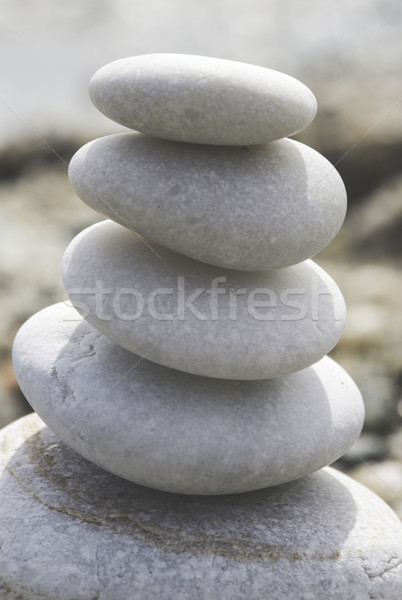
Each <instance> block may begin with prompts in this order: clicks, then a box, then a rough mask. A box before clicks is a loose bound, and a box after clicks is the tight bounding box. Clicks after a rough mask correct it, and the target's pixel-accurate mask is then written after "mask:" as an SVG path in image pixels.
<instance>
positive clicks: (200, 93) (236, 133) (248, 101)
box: [89, 54, 317, 146]
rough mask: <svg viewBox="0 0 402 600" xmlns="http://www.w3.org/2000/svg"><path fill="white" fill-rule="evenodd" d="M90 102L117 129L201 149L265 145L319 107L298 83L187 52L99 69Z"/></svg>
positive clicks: (309, 118)
mask: <svg viewBox="0 0 402 600" xmlns="http://www.w3.org/2000/svg"><path fill="white" fill-rule="evenodd" d="M89 92H90V96H91V100H92V102H93V103H94V105H95V106H96V107H97V108H98V109H99V110H100V111H101V112H102V113H104V114H105V115H106V116H107V117H109V118H110V119H113V120H114V121H116V122H117V123H120V124H121V125H125V126H126V127H130V128H131V129H135V130H137V131H142V132H143V133H147V134H149V135H154V136H157V137H160V138H165V139H169V140H176V141H180V142H194V143H201V144H223V145H238V146H242V145H249V144H264V143H267V142H271V141H273V140H277V139H279V138H282V137H287V136H288V135H292V134H293V133H296V132H297V131H300V130H301V129H304V128H305V127H307V125H309V124H310V123H311V121H312V120H313V119H314V117H315V114H316V111H317V102H316V99H315V97H314V95H313V94H312V92H311V91H310V90H309V89H308V88H307V87H306V86H305V85H303V84H302V83H301V82H300V81H298V80H297V79H294V78H293V77H289V75H285V74H283V73H279V72H278V71H273V70H271V69H265V68H263V67H258V66H255V65H249V64H246V63H241V62H235V61H231V60H223V59H218V58H208V57H205V56H193V55H186V54H147V55H143V56H133V57H129V58H123V59H121V60H117V61H115V62H112V63H110V64H108V65H105V66H104V67H102V68H101V69H99V70H98V71H97V72H96V73H95V75H94V76H93V77H92V79H91V81H90V85H89Z"/></svg>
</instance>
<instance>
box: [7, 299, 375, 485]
mask: <svg viewBox="0 0 402 600" xmlns="http://www.w3.org/2000/svg"><path fill="white" fill-rule="evenodd" d="M14 368H15V372H16V376H17V379H18V382H19V385H20V387H21V389H22V391H23V393H24V394H25V396H26V398H27V399H28V401H29V402H30V403H31V405H32V406H33V408H34V409H35V410H36V412H37V413H38V414H39V415H40V417H41V418H42V419H43V420H44V421H45V423H46V424H47V425H48V426H49V427H50V428H51V429H52V430H53V431H54V432H55V433H56V434H57V435H58V436H59V437H60V438H61V439H63V441H65V443H66V444H69V445H70V446H72V447H73V448H74V449H75V450H76V451H77V452H79V453H80V454H82V455H83V456H85V457H86V458H88V459H89V460H91V461H93V462H95V463H96V464H98V465H100V466H101V467H104V468H105V469H107V470H108V471H111V472H112V473H115V474H117V475H120V476H122V477H125V478H127V479H129V480H131V481H135V482H136V483H140V484H142V485H147V486H150V487H153V488H157V489H162V490H165V491H170V492H178V493H187V494H227V493H234V492H243V491H248V490H252V489H257V488H262V487H267V486H271V485H277V484H278V483H283V482H285V481H290V480H291V479H295V478H297V477H301V476H302V475H305V474H306V473H311V472H313V471H316V470H317V469H320V468H321V467H323V466H325V465H327V464H329V463H331V462H333V461H334V460H336V459H337V458H339V457H340V456H341V455H342V454H343V453H344V452H345V451H346V450H347V449H348V448H349V447H350V446H351V445H352V444H353V442H354V441H355V440H356V439H357V437H358V435H359V433H360V431H361V428H362V425H363V419H364V408H363V401H362V398H361V395H360V392H359V390H358V389H357V387H356V385H355V384H354V382H353V381H352V380H351V378H350V377H349V376H348V374H347V373H346V372H345V371H344V370H343V369H342V368H341V367H340V366H339V365H337V364H336V363H335V362H334V361H332V360H331V359H329V358H328V357H325V358H323V359H322V360H321V361H320V362H318V363H317V364H315V365H314V366H312V367H309V368H307V369H304V370H302V371H299V372H298V373H294V374H292V375H288V376H287V377H286V378H284V379H266V380H262V381H235V380H222V379H214V378H211V377H199V376H197V375H190V374H187V373H182V372H180V371H177V370H175V369H168V368H166V367H161V366H160V365H156V364H155V363H152V362H150V361H147V360H146V359H144V360H141V359H140V357H138V356H136V355H134V354H132V353H131V352H128V351H127V350H124V349H123V348H121V347H120V346H117V345H116V344H114V343H113V342H111V341H110V340H108V339H107V338H106V337H105V336H103V335H102V334H100V333H99V332H98V331H97V330H96V329H94V328H93V327H92V326H91V325H89V323H87V322H86V321H84V320H82V319H81V318H80V317H79V315H78V314H77V312H76V311H75V309H74V308H72V307H71V306H67V305H65V304H63V303H60V304H56V305H54V306H51V307H48V308H46V309H44V310H42V311H41V312H39V313H38V314H36V315H35V316H33V317H31V319H30V320H29V321H27V323H25V325H23V327H22V328H21V329H20V331H19V333H18V335H17V337H16V340H15V344H14Z"/></svg>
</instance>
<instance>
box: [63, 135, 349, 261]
mask: <svg viewBox="0 0 402 600" xmlns="http://www.w3.org/2000/svg"><path fill="white" fill-rule="evenodd" d="M69 177H70V181H71V184H72V186H73V188H74V190H75V191H76V193H77V194H78V196H79V197H80V198H81V199H82V200H84V202H86V203H87V204H88V205H89V206H91V207H92V208H94V209H95V210H96V211H98V212H100V213H102V214H104V215H106V216H107V217H109V218H110V219H113V220H114V221H117V222H118V223H121V224H122V225H125V226H126V227H129V228H132V229H134V230H135V231H137V232H138V233H140V234H141V235H145V236H146V237H149V238H151V239H153V240H155V241H156V242H158V243H159V244H162V245H164V246H166V247H168V248H171V249H172V250H175V251H177V252H181V253H182V254H186V255H187V256H192V257H193V258H196V259H198V260H201V261H204V262H207V263H211V264H216V265H219V266H223V267H229V268H235V269H245V270H251V271H258V270H260V271H261V270H262V271H266V270H268V269H277V268H281V267H287V266H289V265H292V264H295V263H298V262H301V261H302V260H305V259H306V258H309V257H311V256H313V255H314V254H315V253H317V252H319V251H320V250H321V249H322V248H324V247H325V246H326V245H327V244H328V243H329V242H330V241H331V239H332V238H333V237H334V236H335V235H336V233H337V232H338V231H339V229H340V227H341V225H342V222H343V219H344V217H345V212H346V193H345V187H344V185H343V182H342V180H341V178H340V177H339V175H338V173H337V171H336V170H335V169H334V167H333V166H332V165H331V164H330V163H329V162H328V161H327V160H326V159H325V158H324V157H323V156H321V155H320V154H319V153H318V152H316V151H315V150H313V149H312V148H309V147H308V146H305V145H304V144H300V143H298V142H295V141H292V140H280V141H277V142H273V143H272V144H268V145H266V146H252V147H248V148H243V147H241V148H240V147H222V146H202V145H197V144H181V143H178V142H169V141H166V140H159V139H156V138H151V137H148V136H144V135H141V134H135V133H132V134H120V135H112V136H107V137H104V138H100V139H98V140H95V141H93V142H90V143H89V144H87V145H85V146H84V147H83V148H81V149H80V150H79V151H78V152H77V153H76V154H75V156H74V157H73V159H72V161H71V163H70V168H69Z"/></svg>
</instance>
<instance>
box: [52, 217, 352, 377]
mask: <svg viewBox="0 0 402 600" xmlns="http://www.w3.org/2000/svg"><path fill="white" fill-rule="evenodd" d="M63 279H64V284H65V287H66V290H67V293H68V294H69V296H70V299H71V301H72V303H73V304H74V306H75V307H76V308H77V309H79V310H80V312H81V313H82V314H83V315H84V317H85V318H86V319H87V320H88V321H89V322H90V323H91V324H92V325H93V326H94V327H96V328H97V329H98V330H99V331H100V332H102V333H104V334H105V335H106V336H107V337H109V338H110V339H112V340H113V341H115V342H116V343H117V344H119V345H120V346H123V347H124V348H126V349H127V350H131V351H132V352H135V353H136V354H139V355H140V356H145V357H146V358H148V359H149V360H152V361H154V362H156V363H159V364H161V365H165V366H167V367H173V368H176V369H180V370H181V371H187V372H189V373H195V374H197V375H206V376H210V377H222V378H225V379H265V378H268V377H277V376H278V375H283V374H285V373H289V372H292V371H297V370H299V369H303V368H304V367H307V366H309V365H311V364H313V363H314V362H317V361H318V360H319V359H320V358H322V357H323V356H324V355H325V354H327V353H328V352H329V350H331V348H333V346H334V345H335V344H336V342H337V341H338V339H339V337H340V335H341V333H342V329H343V326H344V322H345V304H344V300H343V297H342V294H341V292H340V291H339V288H338V287H337V285H336V284H335V283H334V281H333V280H332V279H331V278H330V277H329V275H327V273H325V271H323V270H322V269H321V268H320V267H318V265H316V264H315V263H314V262H312V261H306V262H303V263H300V264H298V265H296V266H293V267H288V268H286V269H280V270H278V271H266V272H260V273H252V272H245V271H234V270H233V269H223V268H218V267H213V266H211V265H206V264H204V263H201V262H197V261H195V260H193V259H191V258H187V257H185V256H183V255H181V254H177V253H176V252H172V251H171V250H167V249H166V248H164V247H163V246H157V245H156V244H153V245H152V248H151V247H150V246H149V244H148V243H144V241H143V240H141V239H139V238H138V237H137V236H136V235H135V234H134V233H133V232H131V231H129V230H127V229H126V228H124V227H121V226H120V225H116V224H115V223H113V222H111V221H104V222H103V223H98V224H96V225H94V226H92V227H89V228H88V229H85V230H84V231H83V232H81V233H80V234H79V235H78V236H77V237H76V238H75V239H74V240H73V241H72V242H71V244H70V245H69V247H68V248H67V250H66V252H65V255H64V260H63Z"/></svg>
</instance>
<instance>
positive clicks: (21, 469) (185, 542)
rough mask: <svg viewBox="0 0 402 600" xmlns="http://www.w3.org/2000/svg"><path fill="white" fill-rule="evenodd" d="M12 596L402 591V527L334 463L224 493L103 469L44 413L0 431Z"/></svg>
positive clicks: (378, 598)
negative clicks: (151, 483) (159, 484)
mask: <svg viewBox="0 0 402 600" xmlns="http://www.w3.org/2000/svg"><path fill="white" fill-rule="evenodd" d="M0 444H1V448H2V455H1V457H2V465H1V478H0V493H1V496H2V498H3V500H2V502H1V503H0V523H1V527H0V544H1V548H0V591H1V594H2V595H1V597H2V598H4V600H50V599H51V600H94V599H95V598H97V599H98V600H111V599H112V598H113V600H127V599H128V598H130V599H131V598H138V599H141V600H161V599H162V598H163V599H165V598H166V599H168V598H169V599H170V598H174V599H175V600H194V598H197V599H200V600H266V599H267V598H269V599H270V600H290V599H291V600H306V599H321V598H323V597H325V599H326V600H345V598H353V600H368V599H369V598H370V599H372V600H400V598H401V596H402V526H401V523H400V521H399V520H398V518H397V517H396V516H395V514H394V513H393V512H392V511H391V510H390V509H389V507H387V506H386V505H385V504H384V502H383V501H382V500H380V499H379V498H378V497H377V496H375V495H374V494H373V493H372V492H370V491H369V490H367V489H366V488H364V487H363V486H361V485H360V484H358V483H356V482H354V481H353V480H351V479H350V478H348V477H347V476H345V475H343V474H342V473H339V472H337V471H335V470H334V469H331V468H325V469H323V470H321V471H319V472H318V473H315V474H313V475H308V476H306V477H304V478H302V479H299V480H297V481H294V482H291V483H287V484H284V485H281V486H278V487H275V488H268V489H264V490H259V491H255V492H249V493H246V494H237V495H226V496H209V497H208V496H198V497H197V496H179V495H176V494H168V493H166V492H157V491H155V490H151V489H149V488H145V487H141V486H138V485H136V484H134V483H130V482H128V481H125V480H124V479H120V478H118V477H115V476H113V475H111V474H109V473H107V472H106V471H103V470H102V469H99V468H98V467H96V466H95V465H93V464H92V463H90V462H89V461H86V460H85V459H84V458H82V457H81V456H80V455H79V454H77V453H75V452H74V451H73V450H71V449H70V448H68V447H67V446H65V445H64V444H63V443H61V442H60V441H59V440H58V439H57V438H56V436H55V435H54V434H52V433H51V432H50V430H49V429H48V428H47V427H44V426H43V423H41V421H40V419H39V418H38V417H37V416H36V415H30V416H28V417H24V418H23V419H21V420H19V421H16V422H15V423H13V424H12V425H9V426H8V427H7V428H6V429H4V430H3V431H2V432H1V434H0Z"/></svg>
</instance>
